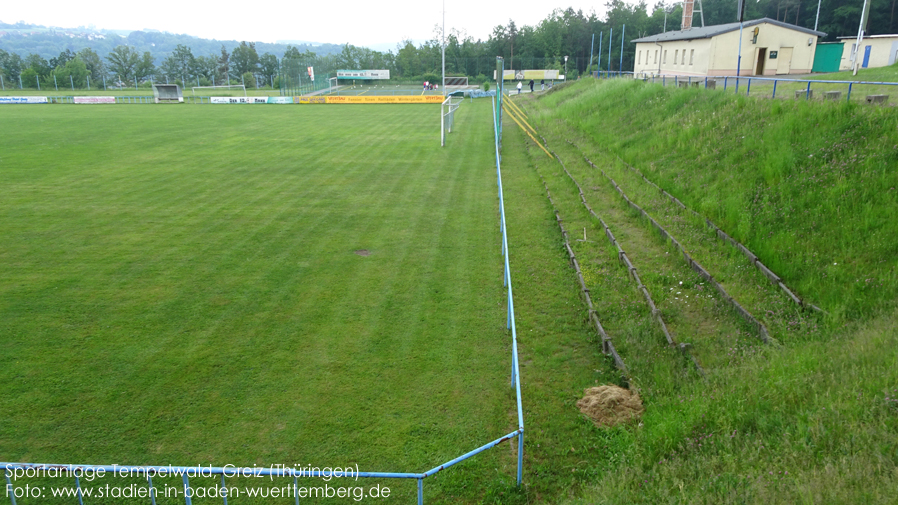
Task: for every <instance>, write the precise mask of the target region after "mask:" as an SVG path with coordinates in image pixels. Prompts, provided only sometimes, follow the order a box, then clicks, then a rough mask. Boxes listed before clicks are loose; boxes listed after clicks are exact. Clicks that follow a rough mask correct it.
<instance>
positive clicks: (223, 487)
mask: <svg viewBox="0 0 898 505" xmlns="http://www.w3.org/2000/svg"><path fill="white" fill-rule="evenodd" d="M294 494H295V493H294ZM221 495H222V497H223V498H224V505H228V486H227V485H226V484H225V478H224V474H223V473H222V474H221Z"/></svg>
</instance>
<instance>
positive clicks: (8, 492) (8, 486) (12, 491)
mask: <svg viewBox="0 0 898 505" xmlns="http://www.w3.org/2000/svg"><path fill="white" fill-rule="evenodd" d="M3 475H5V476H6V496H9V499H10V501H12V505H16V489H15V488H14V487H13V485H12V481H11V480H9V469H6V470H4V471H3Z"/></svg>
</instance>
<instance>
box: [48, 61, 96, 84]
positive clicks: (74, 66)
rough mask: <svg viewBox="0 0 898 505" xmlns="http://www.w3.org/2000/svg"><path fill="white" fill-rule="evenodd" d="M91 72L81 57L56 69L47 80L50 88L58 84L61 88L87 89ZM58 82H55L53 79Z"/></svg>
mask: <svg viewBox="0 0 898 505" xmlns="http://www.w3.org/2000/svg"><path fill="white" fill-rule="evenodd" d="M89 75H90V72H89V71H88V70H87V65H86V64H85V63H84V62H83V61H82V60H81V58H79V57H77V56H76V57H75V58H73V59H71V60H68V61H67V62H66V63H65V65H63V66H59V67H56V68H55V69H53V71H52V72H51V73H50V75H49V76H48V77H47V79H46V80H45V82H46V84H47V85H48V86H50V85H53V84H58V85H59V86H61V87H66V88H67V87H69V86H74V87H76V88H86V87H87V77H88V76H89ZM54 76H55V77H56V81H55V82H54V81H53V77H54Z"/></svg>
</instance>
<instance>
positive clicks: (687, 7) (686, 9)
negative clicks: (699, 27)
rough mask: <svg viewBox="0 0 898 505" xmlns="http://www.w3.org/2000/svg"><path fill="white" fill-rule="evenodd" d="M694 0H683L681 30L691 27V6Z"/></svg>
mask: <svg viewBox="0 0 898 505" xmlns="http://www.w3.org/2000/svg"><path fill="white" fill-rule="evenodd" d="M694 5H695V0H683V23H682V24H683V27H682V28H681V29H682V30H690V29H692V8H693V6H694Z"/></svg>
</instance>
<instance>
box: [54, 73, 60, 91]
mask: <svg viewBox="0 0 898 505" xmlns="http://www.w3.org/2000/svg"><path fill="white" fill-rule="evenodd" d="M53 86H54V87H55V88H56V91H59V83H58V82H56V74H53Z"/></svg>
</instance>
